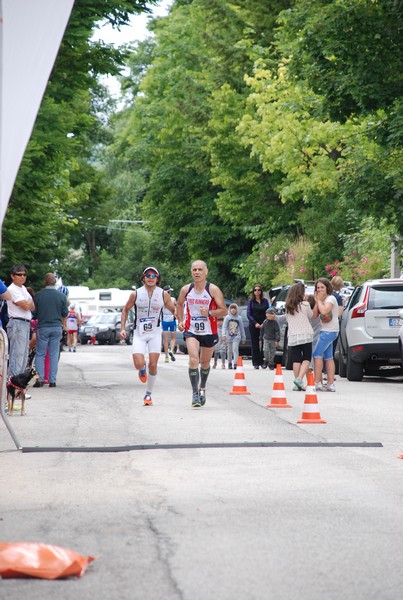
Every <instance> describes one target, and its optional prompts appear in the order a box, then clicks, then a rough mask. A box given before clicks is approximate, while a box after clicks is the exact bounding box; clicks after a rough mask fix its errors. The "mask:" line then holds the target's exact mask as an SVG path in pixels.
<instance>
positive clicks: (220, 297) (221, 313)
mask: <svg viewBox="0 0 403 600" xmlns="http://www.w3.org/2000/svg"><path fill="white" fill-rule="evenodd" d="M210 292H211V295H212V296H213V298H214V300H215V302H216V304H217V308H214V309H213V310H209V316H210V317H223V318H224V317H226V316H227V314H228V310H227V306H226V304H225V299H224V294H223V293H222V291H221V290H220V288H219V287H217V286H216V285H214V284H213V283H212V284H210Z"/></svg>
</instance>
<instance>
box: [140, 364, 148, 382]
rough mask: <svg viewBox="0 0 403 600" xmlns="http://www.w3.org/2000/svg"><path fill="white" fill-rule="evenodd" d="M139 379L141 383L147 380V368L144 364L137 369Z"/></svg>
mask: <svg viewBox="0 0 403 600" xmlns="http://www.w3.org/2000/svg"><path fill="white" fill-rule="evenodd" d="M139 379H140V381H141V383H146V382H147V369H146V367H145V366H144V367H143V368H142V369H139Z"/></svg>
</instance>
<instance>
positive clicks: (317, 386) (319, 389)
mask: <svg viewBox="0 0 403 600" xmlns="http://www.w3.org/2000/svg"><path fill="white" fill-rule="evenodd" d="M315 390H316V391H317V392H323V391H324V390H325V388H324V387H323V383H322V382H321V381H318V382H317V383H315Z"/></svg>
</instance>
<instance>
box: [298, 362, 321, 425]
mask: <svg viewBox="0 0 403 600" xmlns="http://www.w3.org/2000/svg"><path fill="white" fill-rule="evenodd" d="M297 423H326V421H324V420H323V419H321V416H320V412H319V404H318V396H317V394H316V389H315V380H314V378H313V373H312V372H310V373H308V385H307V386H306V391H305V401H304V409H303V411H302V415H301V418H300V419H299V420H298V421H297Z"/></svg>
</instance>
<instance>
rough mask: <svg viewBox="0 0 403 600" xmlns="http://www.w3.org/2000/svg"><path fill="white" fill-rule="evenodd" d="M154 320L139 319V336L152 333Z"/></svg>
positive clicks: (147, 318)
mask: <svg viewBox="0 0 403 600" xmlns="http://www.w3.org/2000/svg"><path fill="white" fill-rule="evenodd" d="M154 326H155V319H154V317H143V318H142V319H140V326H139V330H140V334H141V335H145V334H147V333H152V332H153V331H154Z"/></svg>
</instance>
